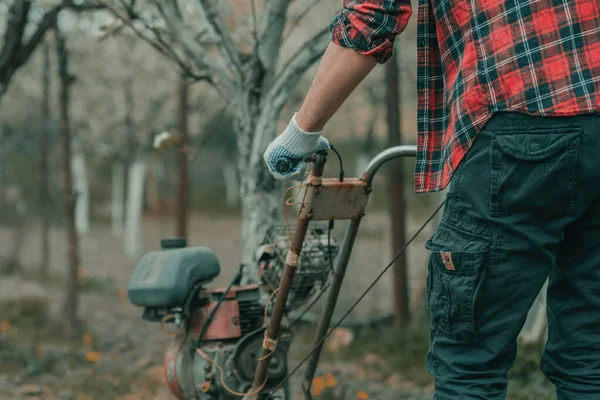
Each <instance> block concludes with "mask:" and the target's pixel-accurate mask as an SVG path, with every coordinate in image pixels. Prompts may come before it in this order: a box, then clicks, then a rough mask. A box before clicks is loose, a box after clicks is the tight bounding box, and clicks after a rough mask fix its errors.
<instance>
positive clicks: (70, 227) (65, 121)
mask: <svg viewBox="0 0 600 400" xmlns="http://www.w3.org/2000/svg"><path fill="white" fill-rule="evenodd" d="M55 36H56V54H57V60H58V74H59V79H60V94H59V109H60V136H61V147H62V164H63V165H62V170H63V171H62V172H63V173H62V175H63V183H64V187H63V190H64V196H65V218H66V222H67V223H66V226H67V229H66V232H67V252H68V258H67V259H68V263H69V264H68V272H67V293H66V298H65V316H66V333H67V336H69V337H73V336H75V335H76V334H77V331H78V329H79V320H78V318H77V309H78V303H79V299H78V297H79V280H78V276H77V275H78V274H77V272H78V271H77V270H78V268H79V237H78V234H77V229H76V227H75V204H76V193H73V171H72V170H71V126H70V120H69V105H70V104H69V103H70V101H69V100H70V99H69V92H70V87H71V85H72V84H73V83H74V81H75V76H74V75H73V74H71V72H70V71H69V59H68V57H69V54H68V50H67V47H66V43H65V38H64V36H63V34H62V32H61V31H60V30H59V29H58V27H56V29H55Z"/></svg>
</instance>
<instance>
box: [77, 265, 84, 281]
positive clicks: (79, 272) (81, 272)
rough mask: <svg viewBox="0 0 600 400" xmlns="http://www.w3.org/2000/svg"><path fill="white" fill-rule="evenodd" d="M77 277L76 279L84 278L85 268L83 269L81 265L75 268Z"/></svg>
mask: <svg viewBox="0 0 600 400" xmlns="http://www.w3.org/2000/svg"><path fill="white" fill-rule="evenodd" d="M77 278H78V279H83V278H85V269H83V268H82V267H79V268H77Z"/></svg>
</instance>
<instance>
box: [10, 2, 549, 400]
mask: <svg viewBox="0 0 600 400" xmlns="http://www.w3.org/2000/svg"><path fill="white" fill-rule="evenodd" d="M414 6H415V9H416V2H415V4H414ZM340 8H341V1H340V0H219V1H216V0H79V1H77V0H37V1H35V0H1V1H0V34H1V36H0V305H1V306H0V310H1V311H0V398H2V399H5V398H6V399H9V398H39V399H129V400H135V399H168V398H170V397H169V394H168V391H167V390H166V388H165V386H164V384H163V378H162V357H163V353H164V351H165V349H166V346H167V344H168V343H169V341H170V339H169V338H166V337H165V336H164V335H163V334H162V332H161V331H160V329H159V327H158V326H157V325H156V324H150V323H148V322H144V321H142V320H141V319H140V315H141V310H140V309H138V308H136V307H134V306H133V305H131V304H130V303H129V302H128V300H127V292H126V287H127V282H128V279H129V277H130V275H131V273H132V271H133V269H134V268H135V265H136V263H137V261H138V260H139V258H140V257H141V256H142V255H143V254H144V253H145V252H148V251H153V250H157V249H159V247H160V239H161V238H165V237H178V236H185V237H187V238H188V243H189V244H190V245H194V246H209V247H211V248H213V249H214V250H215V252H216V254H217V256H218V257H219V260H220V262H221V267H222V276H220V277H219V278H218V279H217V280H216V281H215V285H224V284H226V283H227V282H228V281H229V280H230V279H231V277H232V276H233V275H234V273H235V272H236V271H237V269H238V266H239V265H240V263H252V262H253V259H252V257H253V254H254V250H255V249H256V247H257V246H258V244H260V241H261V240H262V238H263V235H264V234H265V232H266V230H267V228H268V227H269V226H271V225H273V224H281V223H282V195H283V190H284V189H285V186H283V184H282V183H280V182H276V181H275V180H274V179H272V178H271V176H270V175H269V174H268V172H267V170H266V168H265V167H264V166H263V163H262V153H263V151H264V149H265V148H266V146H267V144H268V143H269V142H270V141H271V140H272V139H273V138H274V137H275V135H276V134H277V133H279V132H280V131H281V130H282V129H283V128H284V127H285V125H286V124H287V122H288V121H289V119H290V117H291V116H292V114H293V113H294V112H295V111H297V110H298V108H299V106H300V104H301V102H302V99H303V96H304V95H305V93H306V91H307V89H308V86H309V84H310V81H311V79H312V76H313V74H314V72H315V68H316V66H317V64H318V60H319V58H320V56H321V54H322V52H323V51H324V49H325V47H326V46H327V44H328V42H329V31H328V25H329V22H330V21H331V19H332V18H333V17H334V16H335V15H336V13H337V12H339V11H340ZM415 14H416V12H415ZM415 33H416V15H415V16H414V17H413V18H412V21H411V23H410V25H409V26H408V28H407V29H406V31H405V32H404V33H403V34H402V35H401V36H400V37H399V39H398V40H397V42H396V47H395V49H396V55H395V57H394V58H393V60H391V61H390V62H389V63H387V64H386V66H379V67H378V68H376V70H375V71H374V72H373V73H372V74H371V75H370V76H369V77H368V78H367V79H366V81H365V82H364V83H362V84H361V85H360V86H359V88H358V89H357V90H356V91H355V92H354V94H353V95H352V96H351V97H350V99H349V100H348V101H347V102H346V103H345V104H344V105H343V106H342V108H341V109H340V111H339V112H338V113H337V114H336V115H335V116H334V117H333V119H332V120H331V122H330V123H329V124H328V125H327V127H326V131H325V136H326V137H327V138H328V139H329V140H330V141H331V142H332V143H333V144H334V145H335V146H336V148H337V149H338V150H339V152H340V153H341V155H342V157H343V160H344V167H345V170H346V176H360V174H362V171H363V170H364V168H365V166H366V163H367V162H368V161H369V159H370V158H372V157H373V156H374V155H375V154H377V152H378V151H380V150H382V149H384V148H386V147H388V146H390V145H397V144H414V143H415V142H416V47H415V43H416V38H415ZM161 138H162V139H164V140H162V141H160V139H161ZM413 168H414V160H413V159H405V160H402V161H401V162H398V163H390V164H389V165H387V166H386V167H385V168H384V169H383V171H382V173H380V176H379V177H378V178H377V179H376V184H375V189H374V193H373V196H372V198H371V201H370V204H369V208H368V212H367V217H366V218H365V220H364V223H363V225H362V226H361V229H360V232H359V238H358V241H357V244H356V247H355V249H354V251H353V256H352V259H351V262H350V265H349V269H348V275H347V278H346V281H345V283H344V286H343V288H342V293H341V297H340V301H339V303H338V308H337V310H336V316H339V315H341V314H343V312H344V311H345V310H346V309H347V308H348V307H349V306H350V305H351V304H352V302H353V301H354V300H355V299H356V298H357V297H358V296H359V294H360V293H362V291H364V290H365V289H366V288H367V286H369V284H370V283H371V281H372V279H373V278H374V277H375V275H376V274H377V273H378V272H379V271H381V270H382V269H383V268H384V267H385V265H386V264H387V263H388V262H389V261H390V260H391V258H392V257H393V255H394V254H395V253H396V252H397V251H398V250H399V249H400V248H401V247H402V245H403V243H404V242H405V241H406V239H408V238H410V237H411V236H412V235H413V234H414V233H415V232H416V231H417V230H418V228H419V227H420V226H421V225H422V224H423V223H424V222H425V221H426V220H427V218H428V217H429V216H430V215H431V213H432V212H433V211H434V210H435V209H436V208H437V206H438V205H439V204H440V203H441V202H442V201H443V198H444V193H436V194H428V195H415V194H414V193H413V185H412V172H413ZM337 172H338V171H337V164H334V163H330V165H329V166H328V168H326V174H327V175H330V176H335V175H336V174H337ZM435 222H436V220H434V221H433V222H432V223H430V224H429V225H428V226H427V227H426V229H425V230H424V231H423V232H422V233H421V234H420V235H419V236H418V237H417V239H416V240H415V242H414V243H413V244H411V245H410V246H409V248H408V250H407V253H406V256H405V257H402V258H401V259H400V260H399V262H398V263H397V264H396V265H395V267H394V269H393V271H390V272H389V274H388V275H386V277H385V279H382V281H381V282H379V283H378V284H377V286H376V287H375V288H374V290H373V291H371V292H370V293H369V294H368V295H367V296H366V298H365V299H364V301H362V302H361V304H360V305H359V306H358V307H357V309H356V310H355V311H354V312H353V313H352V314H351V316H350V318H349V322H348V324H346V325H345V327H344V328H341V329H338V330H337V331H336V332H335V334H334V335H332V338H331V339H330V340H329V341H328V344H327V346H326V353H325V355H324V357H323V362H322V364H321V366H320V368H319V375H318V377H317V381H316V382H315V385H314V390H315V391H316V392H314V393H313V394H314V395H315V398H316V399H319V398H320V399H339V400H341V399H354V398H362V399H365V398H374V399H402V398H406V399H430V398H431V397H432V393H433V387H432V379H431V377H430V376H429V375H428V373H427V372H426V370H425V368H424V360H425V354H426V351H427V345H428V340H429V334H428V325H427V324H428V321H427V304H426V298H425V297H424V288H425V276H426V271H427V260H428V253H427V252H426V250H425V249H424V247H423V244H424V242H425V241H426V240H427V239H428V237H429V236H430V235H431V234H432V233H433V231H434V229H435ZM393 227H396V229H392V228H393ZM343 230H344V223H338V224H336V228H335V230H334V233H333V235H334V238H335V239H336V240H337V241H338V242H339V241H341V238H342V233H343ZM394 276H395V277H396V279H394ZM394 281H395V282H396V286H394ZM394 294H395V295H394ZM543 303H544V299H543V297H542V298H540V299H539V306H538V305H536V306H535V307H534V308H533V309H532V311H531V318H530V320H529V321H528V323H527V328H526V330H525V331H524V332H523V335H522V342H523V343H522V346H521V350H520V352H519V360H518V363H517V365H516V366H515V368H514V369H513V372H512V373H511V390H510V396H509V398H511V399H536V400H539V399H551V398H553V394H552V390H551V387H550V386H549V384H548V382H547V381H546V380H545V378H544V377H543V376H542V375H541V373H540V372H539V371H538V370H537V364H538V361H539V349H540V348H541V345H542V343H543V341H544V339H545V325H544V318H545V316H544V314H543ZM319 307H320V304H318V305H317V306H316V307H315V309H314V310H315V313H309V314H307V317H306V321H305V323H304V324H302V326H301V327H300V328H298V329H299V335H298V337H299V338H300V339H299V340H298V341H297V343H295V345H294V348H293V350H292V364H294V363H295V362H297V361H298V360H299V359H300V358H301V356H302V355H303V354H304V353H305V352H306V351H308V350H310V343H311V339H312V333H311V332H312V329H314V325H312V322H311V321H314V320H315V319H316V315H317V314H316V312H317V311H318V309H319ZM335 320H337V318H336V317H334V321H335ZM294 360H296V361H294ZM299 398H301V397H299Z"/></svg>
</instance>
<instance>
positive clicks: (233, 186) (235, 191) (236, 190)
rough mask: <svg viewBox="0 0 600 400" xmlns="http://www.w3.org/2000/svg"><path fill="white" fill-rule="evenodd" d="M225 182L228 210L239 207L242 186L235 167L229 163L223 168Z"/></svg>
mask: <svg viewBox="0 0 600 400" xmlns="http://www.w3.org/2000/svg"><path fill="white" fill-rule="evenodd" d="M223 182H224V183H225V205H226V206H227V208H235V207H237V206H238V204H239V201H240V184H239V182H238V179H237V172H236V168H235V165H233V164H229V163H228V164H225V165H224V166H223Z"/></svg>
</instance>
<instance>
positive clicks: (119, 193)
mask: <svg viewBox="0 0 600 400" xmlns="http://www.w3.org/2000/svg"><path fill="white" fill-rule="evenodd" d="M124 185H125V167H124V166H123V163H122V162H120V161H113V164H112V196H111V206H110V210H111V220H112V234H113V236H115V237H121V235H122V234H123V215H124V209H123V206H124V201H125V196H124V193H123V192H124V189H125V186H124Z"/></svg>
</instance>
